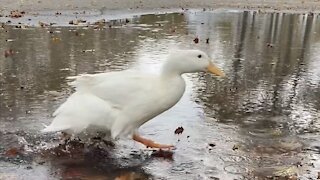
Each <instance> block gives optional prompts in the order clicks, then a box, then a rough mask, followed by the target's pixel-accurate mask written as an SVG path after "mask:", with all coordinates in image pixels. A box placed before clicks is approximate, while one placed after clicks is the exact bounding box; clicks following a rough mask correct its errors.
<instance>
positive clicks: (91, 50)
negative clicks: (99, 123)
mask: <svg viewBox="0 0 320 180" xmlns="http://www.w3.org/2000/svg"><path fill="white" fill-rule="evenodd" d="M95 51H96V50H94V49H87V50H83V51H82V52H95Z"/></svg>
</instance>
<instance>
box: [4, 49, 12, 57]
mask: <svg viewBox="0 0 320 180" xmlns="http://www.w3.org/2000/svg"><path fill="white" fill-rule="evenodd" d="M13 54H14V51H13V50H12V49H7V50H5V51H4V57H9V56H12V55H13Z"/></svg>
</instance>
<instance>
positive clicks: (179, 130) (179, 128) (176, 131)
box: [174, 126, 184, 134]
mask: <svg viewBox="0 0 320 180" xmlns="http://www.w3.org/2000/svg"><path fill="white" fill-rule="evenodd" d="M183 130H184V129H183V127H182V126H181V127H178V128H177V129H176V130H175V131H174V133H175V134H182V133H183Z"/></svg>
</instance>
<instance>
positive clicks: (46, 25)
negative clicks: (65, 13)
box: [39, 21, 50, 27]
mask: <svg viewBox="0 0 320 180" xmlns="http://www.w3.org/2000/svg"><path fill="white" fill-rule="evenodd" d="M39 26H40V27H48V26H50V25H49V24H47V23H44V22H41V21H39Z"/></svg>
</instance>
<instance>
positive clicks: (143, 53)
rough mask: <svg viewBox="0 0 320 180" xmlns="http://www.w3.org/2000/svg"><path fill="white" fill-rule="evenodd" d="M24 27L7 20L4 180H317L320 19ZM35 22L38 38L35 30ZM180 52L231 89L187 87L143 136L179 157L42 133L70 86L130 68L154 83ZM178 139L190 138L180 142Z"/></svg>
mask: <svg viewBox="0 0 320 180" xmlns="http://www.w3.org/2000/svg"><path fill="white" fill-rule="evenodd" d="M62 16H63V15H62ZM24 18H25V22H24V23H22V24H18V21H19V19H15V20H12V19H10V18H7V19H5V18H2V21H4V22H6V21H8V20H10V21H15V22H13V23H15V25H10V23H9V24H7V23H5V24H3V25H2V28H1V29H0V52H1V56H0V122H1V123H0V137H1V138H0V179H35V178H36V179H148V178H149V179H219V178H220V179H253V178H256V179H272V178H274V179H289V178H291V179H295V178H296V177H298V178H299V179H316V178H317V177H318V176H319V175H318V173H319V171H320V170H319V169H320V145H319V143H320V138H319V137H320V132H319V129H320V120H319V113H318V111H319V110H320V86H319V81H320V68H319V67H320V56H319V53H318V52H319V51H320V34H319V33H320V23H319V17H318V16H317V15H313V14H285V13H273V14H272V13H257V12H239V11H212V12H210V11H204V12H196V11H186V12H184V13H180V12H179V13H167V14H153V15H141V16H133V17H132V18H129V19H119V20H112V21H108V22H107V23H103V22H101V21H100V22H98V23H96V25H90V26H88V27H87V26H86V23H87V22H80V24H81V23H82V24H81V25H83V26H80V25H79V24H78V25H69V21H70V20H72V19H74V18H70V17H69V16H67V17H65V18H62V19H64V20H61V21H63V22H61V25H63V26H61V27H59V24H56V25H54V27H50V26H47V25H42V26H43V27H39V25H41V23H40V24H39V25H38V24H37V23H33V24H32V19H33V18H35V17H34V15H28V16H26V17H24ZM84 18H88V19H89V17H83V19H82V20H85V19H84ZM29 19H31V20H29ZM93 19H94V18H93ZM113 19H114V18H113ZM21 21H23V20H21ZM28 21H30V22H31V25H35V24H37V27H34V26H31V27H28V26H25V24H28ZM92 21H97V19H94V20H92ZM36 22H38V19H37V20H36ZM46 23H49V22H48V21H47V22H46ZM196 38H198V39H199V42H198V43H196V41H197V40H195V39H196ZM177 47H179V48H197V49H201V50H203V51H205V52H207V53H208V54H210V55H211V56H212V58H213V59H214V60H215V63H216V64H217V65H218V66H220V67H221V68H222V69H224V71H225V72H226V74H227V77H226V78H224V79H217V78H215V77H213V76H211V75H208V74H204V73H198V74H188V75H185V79H186V81H187V90H186V93H185V95H184V96H183V98H182V100H181V101H180V102H179V103H178V104H177V105H176V106H175V107H174V108H172V109H170V110H169V111H168V112H165V113H164V114H162V115H160V116H158V117H156V118H155V119H153V120H152V121H149V122H148V123H146V124H145V125H143V126H142V127H141V129H140V131H141V133H142V134H143V135H145V136H146V137H149V138H152V139H154V140H155V141H158V142H162V143H173V144H175V145H176V147H177V149H176V150H174V151H173V152H172V153H170V152H152V151H151V150H148V149H146V148H144V147H143V146H141V145H140V144H138V143H135V142H133V141H130V140H120V141H119V142H116V143H115V146H113V145H105V144H104V143H102V142H100V141H99V140H97V142H95V143H90V144H89V143H83V142H78V141H73V142H68V143H67V145H59V142H61V140H60V139H59V134H49V135H44V134H41V133H40V132H39V131H40V130H41V129H42V128H43V124H49V123H50V121H51V120H52V117H51V114H52V112H53V111H54V110H55V109H56V108H57V107H58V106H59V104H61V103H62V102H63V101H64V100H65V99H66V98H67V97H68V95H69V94H70V93H72V91H73V90H72V88H70V87H69V86H68V84H67V82H68V81H67V80H66V77H68V76H73V75H77V74H81V73H98V72H103V71H114V70H122V69H128V68H134V69H140V70H143V71H154V72H156V71H158V70H159V67H160V65H161V63H162V62H163V61H164V60H165V58H166V54H167V53H168V51H170V50H173V49H174V48H177ZM177 127H183V129H184V131H183V132H182V134H179V135H177V134H175V133H174V132H175V130H176V128H177Z"/></svg>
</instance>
